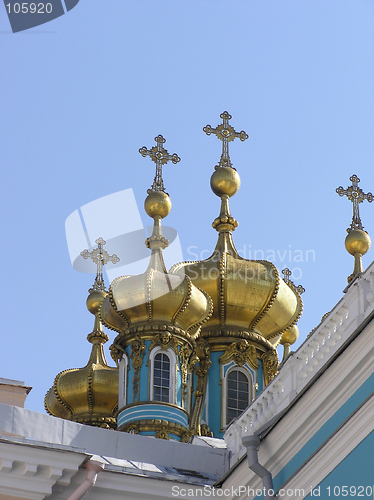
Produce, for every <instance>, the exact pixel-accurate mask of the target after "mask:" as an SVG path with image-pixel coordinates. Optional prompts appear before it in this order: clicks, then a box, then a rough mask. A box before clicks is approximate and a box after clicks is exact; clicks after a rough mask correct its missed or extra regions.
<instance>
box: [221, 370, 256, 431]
mask: <svg viewBox="0 0 374 500" xmlns="http://www.w3.org/2000/svg"><path fill="white" fill-rule="evenodd" d="M250 394H251V384H250V380H249V378H248V376H247V375H246V374H245V373H244V372H243V371H242V370H238V369H233V370H231V371H230V372H229V373H228V375H227V414H226V424H229V423H230V422H231V421H232V420H234V418H236V417H239V415H241V414H242V413H243V411H244V410H245V409H246V408H247V406H248V405H249V401H250V399H249V398H250Z"/></svg>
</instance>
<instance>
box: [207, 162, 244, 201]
mask: <svg viewBox="0 0 374 500" xmlns="http://www.w3.org/2000/svg"><path fill="white" fill-rule="evenodd" d="M210 187H211V188H212V191H213V193H214V194H215V195H217V196H220V197H221V196H223V195H228V196H229V197H231V196H234V194H235V193H237V192H238V190H239V188H240V176H239V174H238V172H237V171H236V170H235V169H234V168H232V167H219V168H217V170H215V171H214V172H213V174H212V176H211V178H210Z"/></svg>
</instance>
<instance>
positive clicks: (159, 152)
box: [139, 135, 181, 194]
mask: <svg viewBox="0 0 374 500" xmlns="http://www.w3.org/2000/svg"><path fill="white" fill-rule="evenodd" d="M155 141H156V142H157V146H153V148H152V149H147V148H146V147H145V146H143V147H142V148H140V149H139V153H140V154H141V155H142V156H143V157H146V156H150V158H151V160H152V161H154V162H155V163H156V175H155V178H154V181H153V184H152V187H151V189H150V190H148V194H149V192H150V191H163V192H165V187H164V181H163V180H162V165H165V163H167V162H168V161H170V160H171V161H172V163H174V164H175V163H178V162H179V161H181V159H180V158H179V156H178V155H177V154H176V153H174V154H172V155H169V153H168V152H167V151H166V149H165V148H164V147H163V146H162V145H163V144H164V143H165V142H166V140H165V139H164V138H163V137H162V135H158V136H157V137H155Z"/></svg>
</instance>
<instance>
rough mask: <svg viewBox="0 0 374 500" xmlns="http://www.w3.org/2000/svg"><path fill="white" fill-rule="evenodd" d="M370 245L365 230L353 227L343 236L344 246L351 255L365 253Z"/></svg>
mask: <svg viewBox="0 0 374 500" xmlns="http://www.w3.org/2000/svg"><path fill="white" fill-rule="evenodd" d="M370 246H371V239H370V236H369V235H368V233H367V232H366V231H363V230H361V229H354V230H352V231H350V232H349V233H348V234H347V236H346V238H345V248H346V249H347V252H349V253H350V254H351V255H355V254H356V253H360V254H361V255H365V254H366V252H367V251H368V250H369V248H370Z"/></svg>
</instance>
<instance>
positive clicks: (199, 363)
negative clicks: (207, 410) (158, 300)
mask: <svg viewBox="0 0 374 500" xmlns="http://www.w3.org/2000/svg"><path fill="white" fill-rule="evenodd" d="M190 364H191V362H190ZM193 364H194V365H195V373H196V375H197V385H196V390H195V392H194V402H193V408H192V412H191V419H190V431H191V433H192V434H194V435H198V436H200V435H201V428H200V425H201V417H202V414H203V409H204V400H205V394H206V385H207V380H208V377H207V374H208V370H209V367H210V365H211V364H212V361H211V359H210V349H209V345H208V344H207V343H206V342H205V341H204V340H202V339H201V340H199V341H197V342H196V355H195V356H193Z"/></svg>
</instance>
